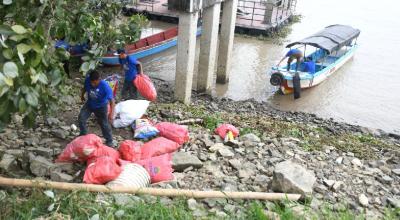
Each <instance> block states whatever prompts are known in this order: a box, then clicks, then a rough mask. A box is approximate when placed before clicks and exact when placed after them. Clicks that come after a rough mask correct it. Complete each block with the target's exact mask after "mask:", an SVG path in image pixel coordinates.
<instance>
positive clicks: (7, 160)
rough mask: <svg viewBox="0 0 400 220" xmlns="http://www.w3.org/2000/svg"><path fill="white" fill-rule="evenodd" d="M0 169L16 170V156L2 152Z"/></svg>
mask: <svg viewBox="0 0 400 220" xmlns="http://www.w3.org/2000/svg"><path fill="white" fill-rule="evenodd" d="M0 170H3V171H4V172H6V173H10V172H14V171H17V170H18V162H17V160H16V158H15V157H14V156H13V155H11V154H4V155H3V157H2V158H1V160H0Z"/></svg>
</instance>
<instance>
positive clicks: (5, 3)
mask: <svg viewBox="0 0 400 220" xmlns="http://www.w3.org/2000/svg"><path fill="white" fill-rule="evenodd" d="M12 2H13V1H12V0H3V5H11V4H12Z"/></svg>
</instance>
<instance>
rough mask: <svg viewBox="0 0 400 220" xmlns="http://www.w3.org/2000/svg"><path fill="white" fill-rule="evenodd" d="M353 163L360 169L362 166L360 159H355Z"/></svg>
mask: <svg viewBox="0 0 400 220" xmlns="http://www.w3.org/2000/svg"><path fill="white" fill-rule="evenodd" d="M351 163H352V164H353V165H354V166H358V167H361V166H362V163H361V160H360V159H358V158H354V159H353V160H352V161H351Z"/></svg>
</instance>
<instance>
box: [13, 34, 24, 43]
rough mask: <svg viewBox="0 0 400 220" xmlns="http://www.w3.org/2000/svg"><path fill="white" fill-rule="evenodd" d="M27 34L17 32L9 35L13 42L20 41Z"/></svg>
mask: <svg viewBox="0 0 400 220" xmlns="http://www.w3.org/2000/svg"><path fill="white" fill-rule="evenodd" d="M27 37H28V36H27V35H26V34H17V35H13V36H11V37H10V40H13V41H15V42H20V41H21V40H23V39H25V38H27Z"/></svg>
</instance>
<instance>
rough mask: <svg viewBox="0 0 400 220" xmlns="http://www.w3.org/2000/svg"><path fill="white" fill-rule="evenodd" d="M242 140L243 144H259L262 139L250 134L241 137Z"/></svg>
mask: <svg viewBox="0 0 400 220" xmlns="http://www.w3.org/2000/svg"><path fill="white" fill-rule="evenodd" d="M240 140H241V141H242V142H246V141H248V142H253V143H259V142H261V139H260V138H259V137H257V135H255V134H252V133H250V134H245V135H243V136H240Z"/></svg>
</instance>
